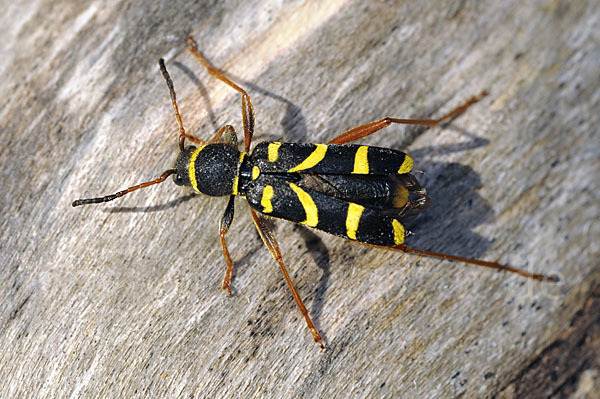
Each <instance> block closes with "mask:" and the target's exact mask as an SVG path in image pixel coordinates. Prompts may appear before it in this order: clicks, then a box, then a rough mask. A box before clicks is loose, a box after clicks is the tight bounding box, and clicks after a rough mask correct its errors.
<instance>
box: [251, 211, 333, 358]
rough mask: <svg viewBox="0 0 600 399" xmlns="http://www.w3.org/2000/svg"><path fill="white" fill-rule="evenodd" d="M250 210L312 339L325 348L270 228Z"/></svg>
mask: <svg viewBox="0 0 600 399" xmlns="http://www.w3.org/2000/svg"><path fill="white" fill-rule="evenodd" d="M250 212H251V213H252V218H253V219H254V224H255V225H256V229H257V230H258V233H259V234H260V237H261V238H262V240H263V242H264V243H265V245H266V246H267V248H268V249H269V252H270V253H271V255H273V258H275V260H276V261H277V263H279V266H280V267H281V271H282V272H283V277H285V281H286V282H287V284H288V286H289V287H290V290H291V291H292V295H293V297H294V300H295V301H296V305H298V308H299V309H300V313H302V316H304V319H305V320H306V324H307V326H308V329H309V330H310V332H311V334H312V336H313V339H314V340H315V342H316V343H317V344H318V345H319V346H320V347H321V349H323V350H325V349H326V348H325V345H323V341H322V339H321V335H320V334H319V332H318V331H317V329H316V328H315V325H314V324H313V322H312V320H311V319H310V316H309V315H308V310H306V307H305V306H304V303H302V299H301V298H300V295H298V291H296V287H294V284H293V283H292V279H291V278H290V276H289V274H288V272H287V270H286V268H285V265H284V264H283V257H282V256H281V251H279V245H277V241H276V240H275V237H274V236H273V233H271V230H269V228H268V227H267V226H266V225H265V223H264V222H263V221H262V219H261V218H260V217H259V216H258V215H257V214H256V212H255V211H254V209H252V208H250Z"/></svg>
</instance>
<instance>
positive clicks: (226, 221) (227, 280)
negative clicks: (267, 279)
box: [219, 195, 235, 295]
mask: <svg viewBox="0 0 600 399" xmlns="http://www.w3.org/2000/svg"><path fill="white" fill-rule="evenodd" d="M234 198H235V196H233V195H231V196H229V202H228V203H227V208H225V213H224V214H223V217H222V218H221V223H220V224H219V237H220V238H221V247H222V248H223V256H224V257H225V262H226V263H227V269H226V270H225V277H223V283H222V284H221V289H222V290H227V292H228V293H229V295H231V276H232V274H233V261H232V260H231V256H230V255H229V250H228V249H227V244H226V243H225V234H227V231H228V230H229V226H231V221H232V220H233V212H234Z"/></svg>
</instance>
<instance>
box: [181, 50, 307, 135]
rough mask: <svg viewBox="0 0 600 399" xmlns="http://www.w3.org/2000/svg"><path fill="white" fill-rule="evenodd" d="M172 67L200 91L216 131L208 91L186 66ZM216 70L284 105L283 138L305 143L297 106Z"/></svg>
mask: <svg viewBox="0 0 600 399" xmlns="http://www.w3.org/2000/svg"><path fill="white" fill-rule="evenodd" d="M207 60H208V59H207ZM209 63H210V64H211V65H213V64H212V62H210V60H209ZM173 65H174V66H175V67H176V68H178V69H179V70H180V71H181V72H183V73H184V74H185V75H186V76H187V77H188V78H189V79H190V80H191V81H192V82H193V83H194V85H195V86H196V87H197V88H198V90H199V91H200V95H201V96H202V98H203V101H204V104H205V107H206V110H207V113H208V118H209V119H210V123H211V124H212V126H213V128H214V130H215V131H216V130H217V129H218V128H220V126H218V124H217V118H216V116H215V115H216V114H215V111H214V110H213V108H212V105H211V101H210V96H209V95H208V90H206V87H205V86H204V85H203V84H202V82H201V81H200V79H199V78H198V77H197V76H196V74H195V73H194V72H193V71H192V70H191V69H190V68H188V67H187V66H185V65H183V64H182V63H180V62H174V63H173ZM217 69H218V70H219V71H220V72H222V73H223V74H224V75H225V76H227V77H228V78H230V79H231V80H232V81H234V82H236V83H238V84H240V85H241V86H242V87H244V88H248V89H250V90H252V91H254V92H257V93H260V94H262V95H263V96H265V97H269V98H272V99H274V100H277V101H279V102H281V103H283V104H285V113H284V115H283V117H282V118H281V122H280V123H281V126H282V128H283V137H284V138H287V139H288V140H290V139H292V138H293V140H294V141H298V142H300V141H306V138H307V128H306V118H305V117H304V115H303V114H302V110H301V108H300V107H299V106H297V105H296V104H294V103H293V102H292V101H290V100H288V99H287V98H285V97H283V96H281V95H279V94H275V93H273V92H272V91H269V90H267V89H264V88H262V87H260V86H258V85H256V84H255V83H252V82H250V81H247V80H245V79H241V78H240V77H238V76H235V75H231V74H229V73H227V72H224V71H223V70H221V69H220V68H217ZM211 79H216V78H212V77H211ZM231 90H232V91H234V90H233V89H231ZM234 92H235V91H234Z"/></svg>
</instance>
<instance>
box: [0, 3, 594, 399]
mask: <svg viewBox="0 0 600 399" xmlns="http://www.w3.org/2000/svg"><path fill="white" fill-rule="evenodd" d="M191 3H192V2H183V1H171V2H161V3H157V2H138V4H133V3H126V2H119V1H114V2H110V3H108V4H106V3H103V2H97V1H92V2H52V1H47V2H37V3H33V2H32V3H29V4H17V3H12V2H4V4H3V7H2V9H3V15H1V16H0V21H1V24H0V25H1V26H2V29H1V30H0V40H1V42H2V47H3V50H2V57H0V68H1V70H2V72H3V74H2V75H3V79H2V81H1V82H0V104H1V108H0V109H1V112H0V129H1V133H2V134H1V135H0V165H2V177H3V179H2V182H3V188H2V195H1V196H0V198H1V204H0V211H1V213H2V229H1V232H0V234H1V244H0V245H1V247H2V261H1V269H0V273H1V274H0V295H1V301H0V337H1V338H0V362H1V364H2V367H1V368H0V394H1V395H2V397H11V398H14V397H69V396H70V397H103V398H107V397H213V396H219V397H235V396H238V397H261V396H266V397H390V398H391V397H410V398H414V397H458V396H461V397H463V398H481V397H494V396H496V395H498V394H501V395H503V397H534V395H548V394H550V395H555V396H556V397H558V396H560V395H561V394H565V395H568V394H569V393H570V392H574V391H575V390H577V394H578V395H581V393H582V392H583V394H585V391H586V389H588V390H589V386H590V384H587V385H586V381H587V382H589V379H590V376H592V377H593V376H594V375H597V373H598V361H597V360H590V359H589V356H583V355H582V354H581V352H580V351H579V350H575V348H581V345H579V346H577V342H578V341H577V340H581V339H583V338H582V337H586V336H587V337H592V338H590V340H588V341H586V342H588V344H586V345H590V346H586V347H588V348H590V349H589V350H590V352H593V353H597V352H598V344H597V343H598V339H597V329H598V325H597V323H598V322H597V320H598V305H597V303H596V302H594V301H597V299H594V298H597V295H598V288H599V282H600V273H599V272H598V268H597V265H598V259H599V256H598V255H599V252H600V251H599V249H598V248H599V247H598V245H599V242H600V240H599V239H600V227H599V226H600V224H599V223H598V222H597V221H598V218H599V216H600V212H599V206H598V204H599V199H600V184H599V183H600V180H599V179H598V176H599V175H600V141H599V139H598V126H599V125H600V121H599V119H600V118H599V113H598V110H599V109H600V104H599V103H600V95H599V93H600V91H599V90H598V82H599V81H600V57H599V54H600V47H599V42H600V38H599V36H598V29H597V27H598V24H599V21H600V10H599V8H598V6H597V3H596V2H594V1H588V2H584V1H581V2H573V1H568V0H556V1H550V0H548V1H542V2H535V3H534V2H522V1H505V2H494V1H488V2H480V1H463V2H450V1H448V2H446V1H431V2H405V3H399V2H396V3H395V2H387V3H386V2H379V1H372V2H361V1H341V0H334V1H328V2H319V1H312V2H311V1H309V2H294V1H292V2H287V3H286V4H285V6H283V5H282V4H280V3H271V2H267V1H245V2H242V1H237V2H236V1H232V2H226V3H225V4H223V3H221V2H214V3H215V4H204V5H193V4H191ZM188 34H192V35H193V36H194V38H195V39H196V41H197V42H198V43H199V46H200V48H201V50H202V51H203V53H204V54H205V55H206V56H207V57H208V58H209V59H210V60H211V62H213V63H214V64H215V65H216V66H218V67H219V68H221V69H222V70H224V71H226V72H227V74H228V75H229V76H230V77H232V78H234V79H235V80H237V81H238V82H240V83H241V84H242V85H243V86H244V87H246V88H247V89H248V91H249V94H250V95H251V97H252V99H253V101H254V106H255V109H256V113H257V134H256V137H255V138H256V140H269V139H275V138H276V139H284V140H289V141H312V142H325V141H327V140H328V139H329V138H331V137H333V136H334V135H336V134H337V133H339V132H341V131H343V130H345V129H347V128H350V127H352V126H355V125H358V124H361V123H365V122H369V121H372V120H375V119H378V118H381V117H383V116H394V117H427V116H435V115H441V114H442V113H443V112H444V111H447V110H449V109H451V108H452V107H453V106H456V105H457V104H459V103H461V102H462V101H464V100H465V99H467V98H468V97H469V96H471V95H473V94H476V93H479V92H480V91H481V90H482V89H488V90H489V91H490V95H489V96H488V97H487V98H485V99H484V100H483V101H482V102H481V103H479V104H477V105H476V106H474V107H472V108H471V109H469V110H468V112H467V113H466V114H464V115H462V116H460V117H459V118H457V119H456V120H455V121H453V122H452V123H451V124H450V125H448V126H445V127H442V128H436V129H420V128H407V129H405V128H402V127H391V128H389V129H387V130H386V131H385V132H383V133H381V134H379V135H376V136H374V137H371V138H369V139H368V140H366V142H368V143H370V144H376V145H382V146H388V147H393V148H398V149H406V150H407V151H408V152H409V153H411V154H412V155H413V156H414V157H415V159H416V168H417V169H420V170H422V171H424V174H423V175H419V178H420V179H421V180H422V181H423V182H424V183H425V185H426V186H427V187H428V190H429V192H430V193H431V195H432V197H433V201H434V203H433V204H432V206H431V208H430V209H428V210H427V211H426V213H425V214H424V215H422V216H421V217H420V218H418V219H417V220H416V221H415V224H414V225H413V226H411V228H412V230H413V231H414V233H415V235H414V237H411V241H409V244H411V245H412V246H414V247H415V248H423V249H431V250H438V251H446V252H449V253H454V254H457V255H462V256H471V257H481V258H484V259H491V260H499V261H501V262H504V263H510V264H511V265H513V266H518V267H523V268H525V269H527V270H531V271H539V272H553V273H559V274H560V275H561V276H563V277H564V284H558V285H555V286H552V285H548V284H540V283H536V282H533V281H528V280H524V279H523V278H520V277H518V276H514V275H508V274H506V273H497V272H492V271H489V270H485V269H480V268H476V267H472V266H466V265H461V264H453V263H450V262H442V261H438V260H433V259H419V258H417V257H414V256H402V255H400V254H395V253H390V252H386V251H378V250H373V249H370V248H365V247H362V246H358V245H355V244H352V243H349V242H347V241H344V240H341V239H337V238H334V237H330V236H327V235H325V234H321V233H315V232H313V231H309V230H307V229H304V228H295V227H294V226H292V225H290V224H288V223H284V222H276V223H275V226H276V228H275V232H276V235H277V237H278V238H279V242H280V246H281V249H282V251H283V253H284V257H285V260H286V261H287V263H288V265H289V269H290V270H291V272H292V277H293V279H294V280H295V282H296V285H297V287H298V289H299V291H300V292H301V294H302V295H303V297H304V299H305V302H306V304H307V307H308V308H309V311H310V313H311V315H312V317H313V319H314V321H315V323H316V325H317V328H318V329H319V330H320V331H321V332H322V334H323V336H324V338H325V341H326V344H327V345H328V347H329V350H328V351H327V352H325V353H322V352H320V351H319V349H318V347H317V346H316V345H314V343H312V340H311V337H310V334H309V333H308V331H307V329H306V327H305V325H304V322H303V320H302V319H301V316H300V314H299V312H298V311H297V309H296V308H295V304H294V302H293V300H292V298H291V296H290V294H289V291H288V289H287V287H286V286H285V284H284V281H283V279H282V276H281V275H280V271H279V270H278V268H277V266H276V264H275V263H274V262H273V260H272V259H270V257H269V255H268V253H267V251H266V249H264V248H263V245H262V243H261V242H260V240H259V239H258V237H257V235H256V233H255V232H254V231H253V227H252V226H251V218H250V217H249V215H248V212H247V209H246V205H245V204H243V201H241V200H240V201H238V204H237V208H238V210H237V214H236V219H235V221H234V224H233V227H232V230H231V232H230V234H229V245H230V251H231V253H232V256H233V258H234V261H235V262H236V269H235V274H234V280H233V289H234V296H233V297H232V298H228V297H226V295H225V294H224V293H223V292H221V290H220V289H219V287H220V281H221V278H222V273H223V271H224V262H223V259H222V255H221V253H220V246H219V242H218V233H217V223H218V219H219V218H220V217H221V214H222V212H223V210H224V207H225V204H226V201H225V200H224V199H214V198H207V197H203V196H193V195H190V194H189V193H186V192H183V191H181V189H180V188H178V187H176V186H175V185H173V184H170V183H164V184H162V185H160V186H156V187H154V188H151V189H147V190H144V191H139V192H137V193H134V194H131V195H129V196H128V197H125V198H122V199H121V200H119V202H115V203H111V204H105V205H104V206H90V207H83V208H78V209H73V208H71V206H70V203H71V201H72V200H74V199H76V198H79V197H82V196H95V195H99V194H105V193H110V192H114V191H115V190H119V189H122V188H124V187H127V186H128V185H131V184H135V183H138V182H141V181H144V180H148V179H151V178H154V177H157V176H158V175H159V174H160V173H161V172H162V171H163V170H164V169H166V168H168V167H169V166H170V165H171V163H172V162H173V160H174V158H175V156H176V153H177V143H176V134H177V133H176V132H177V129H176V124H175V120H174V118H173V115H172V111H171V108H170V103H169V97H168V92H167V89H166V86H165V84H164V81H163V80H162V77H161V76H160V74H159V71H158V65H157V60H158V58H159V57H165V58H166V61H167V67H168V68H169V70H170V72H171V74H172V77H173V80H174V83H175V87H176V90H177V94H178V98H179V100H180V108H181V111H182V115H183V120H184V124H185V126H186V127H187V129H188V130H189V131H191V132H192V133H195V134H197V135H198V136H201V137H210V136H211V135H212V134H214V131H215V130H216V129H217V128H218V127H219V126H220V125H222V124H224V123H232V124H233V125H234V126H236V128H237V129H238V131H241V123H240V113H239V96H238V95H237V94H236V93H235V92H233V91H232V90H231V89H229V88H228V87H226V86H225V85H223V84H222V83H220V82H217V81H215V79H212V78H210V77H209V76H208V75H207V74H206V72H205V71H204V70H203V69H202V68H201V67H200V65H198V64H197V63H196V61H195V60H194V59H193V58H192V57H191V56H190V55H189V54H187V53H186V52H185V44H184V41H183V39H184V38H185V36H186V35H188ZM590 301H592V302H590ZM590 303H592V304H593V306H592V305H590ZM582 314H585V315H586V316H585V318H582V316H581V315H582ZM581 320H586V321H585V322H582V321H581ZM569 340H575V341H569ZM569 342H571V343H569ZM573 342H574V343H573ZM555 347H560V348H565V350H564V352H563V353H557V352H556V350H553V349H552V348H555ZM594 351H595V352H594ZM539 356H541V357H539ZM561 356H564V357H565V359H561ZM536 359H542V361H538V360H536ZM545 359H551V361H546V360H545ZM592 359H594V358H592ZM546 365H547V367H546ZM550 367H552V368H553V370H552V372H554V373H555V374H550V373H549V372H550V370H549V368H550ZM594 373H595V374H594ZM536 376H540V379H537V378H536ZM548 376H551V377H550V378H549V377H548ZM552 376H556V378H553V377H552ZM580 378H581V381H582V383H581V384H580V385H577V384H579V382H578V381H579V380H580ZM536 383H539V384H543V386H534V385H535V384H536ZM592 385H593V384H592ZM596 386H597V384H596ZM578 397H581V396H578Z"/></svg>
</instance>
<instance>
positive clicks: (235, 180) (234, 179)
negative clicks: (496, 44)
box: [232, 176, 240, 195]
mask: <svg viewBox="0 0 600 399" xmlns="http://www.w3.org/2000/svg"><path fill="white" fill-rule="evenodd" d="M239 180H240V178H239V177H237V176H236V177H234V178H233V190H232V191H233V192H232V194H233V195H237V193H238V184H239Z"/></svg>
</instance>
